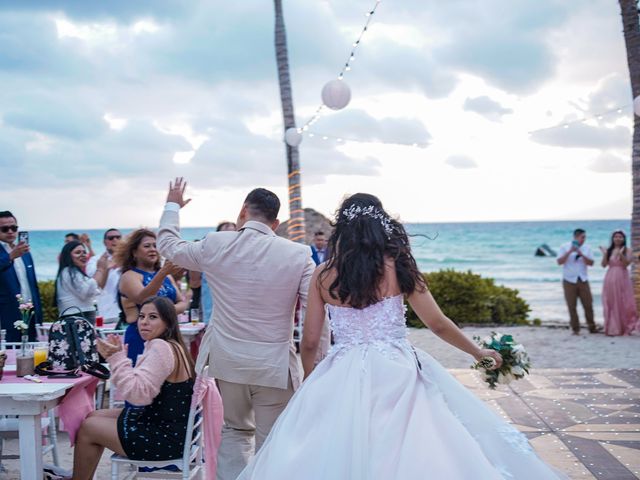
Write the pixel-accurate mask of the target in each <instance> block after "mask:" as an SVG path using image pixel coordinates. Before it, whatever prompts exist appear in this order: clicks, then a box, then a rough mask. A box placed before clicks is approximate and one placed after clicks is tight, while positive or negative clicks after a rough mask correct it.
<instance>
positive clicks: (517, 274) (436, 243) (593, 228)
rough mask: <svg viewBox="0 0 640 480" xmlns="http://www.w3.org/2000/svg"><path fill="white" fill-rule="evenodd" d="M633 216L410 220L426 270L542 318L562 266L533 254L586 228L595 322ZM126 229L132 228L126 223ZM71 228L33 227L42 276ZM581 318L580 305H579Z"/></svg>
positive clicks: (549, 315)
mask: <svg viewBox="0 0 640 480" xmlns="http://www.w3.org/2000/svg"><path fill="white" fill-rule="evenodd" d="M629 227H630V222H629V220H594V221H553V222H496V223H420V224H407V229H408V231H409V233H410V234H417V235H427V236H428V237H430V238H432V240H429V239H426V238H423V237H421V236H415V237H412V240H411V242H412V247H413V252H414V255H415V257H416V260H417V262H418V266H419V267H420V269H421V270H422V271H425V272H430V271H435V270H440V269H447V268H452V269H454V270H461V271H466V270H471V271H473V272H475V273H479V274H481V275H483V276H487V277H491V278H494V279H495V280H496V283H498V284H501V285H505V286H507V287H511V288H516V289H518V290H519V291H520V293H521V295H522V297H523V298H524V299H525V300H527V302H528V303H529V305H530V306H531V318H540V319H541V320H542V321H543V322H558V321H561V322H564V321H568V316H567V311H566V306H565V303H564V297H563V293H562V283H561V279H562V276H561V268H560V267H558V265H557V264H556V261H555V258H552V257H536V256H534V253H535V250H536V248H537V247H538V246H539V245H541V244H543V243H546V244H548V245H549V246H550V247H551V248H552V249H554V250H556V251H557V250H558V248H559V247H560V245H562V244H563V243H565V242H568V241H570V240H571V237H572V232H573V230H574V229H576V228H583V229H584V230H586V231H587V244H588V245H589V246H590V247H591V248H592V250H593V251H594V254H595V259H596V263H595V265H594V266H593V267H591V268H590V269H589V277H590V281H591V291H592V293H593V297H594V309H595V314H596V321H598V322H600V323H601V322H602V321H603V320H602V304H601V300H600V297H601V295H600V294H601V291H602V280H603V277H604V273H605V270H604V269H603V268H602V267H601V266H600V260H601V258H602V257H601V254H600V251H599V250H598V246H599V245H604V246H606V245H608V242H609V239H610V235H611V232H612V231H613V230H616V229H620V228H621V229H623V230H624V231H625V232H629ZM121 231H122V232H123V233H125V234H126V233H127V232H129V231H131V229H127V228H123V229H122V230H121ZM210 231H212V228H184V229H183V230H182V235H183V238H185V239H187V240H194V239H197V238H201V237H203V236H204V235H205V234H206V233H207V232H210ZM67 232H68V231H54V230H47V231H43V230H41V231H31V232H30V243H31V252H32V254H33V256H34V261H35V264H36V272H37V275H38V278H39V279H40V280H47V279H52V278H55V275H56V271H57V264H56V259H57V256H58V254H59V252H60V249H61V248H62V245H63V241H64V235H65V233H67ZM85 232H86V233H88V234H89V235H90V236H91V239H92V241H93V245H94V250H95V251H96V253H101V252H102V251H103V250H104V248H103V246H102V234H103V230H86V231H76V233H85ZM578 311H579V312H580V314H581V320H582V321H583V318H584V317H583V316H582V311H581V308H580V307H579V308H578Z"/></svg>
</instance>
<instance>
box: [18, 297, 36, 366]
mask: <svg viewBox="0 0 640 480" xmlns="http://www.w3.org/2000/svg"><path fill="white" fill-rule="evenodd" d="M16 300H17V301H18V310H19V311H20V316H21V317H22V318H20V319H19V320H16V321H15V322H14V323H13V326H14V327H15V328H16V329H17V330H20V334H21V336H22V345H21V347H20V355H22V356H25V355H26V353H27V342H29V326H30V325H31V319H32V318H33V315H34V311H33V302H32V301H31V300H27V299H25V298H24V297H23V296H22V295H16Z"/></svg>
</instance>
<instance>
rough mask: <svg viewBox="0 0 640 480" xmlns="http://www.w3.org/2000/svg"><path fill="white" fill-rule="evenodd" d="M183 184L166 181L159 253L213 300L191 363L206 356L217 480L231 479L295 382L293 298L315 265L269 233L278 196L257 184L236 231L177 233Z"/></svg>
mask: <svg viewBox="0 0 640 480" xmlns="http://www.w3.org/2000/svg"><path fill="white" fill-rule="evenodd" d="M185 187H186V183H185V182H184V181H183V180H182V179H181V178H178V179H176V181H175V184H170V187H169V194H168V196H167V204H166V205H165V209H164V213H163V214H162V218H161V219H160V230H159V232H158V250H159V251H160V253H161V254H162V255H164V256H165V257H166V258H167V259H168V260H170V261H171V262H173V263H175V264H177V265H180V266H181V267H184V268H188V269H189V270H195V271H201V272H203V273H204V275H205V277H206V279H207V282H208V283H209V286H210V288H211V293H212V295H213V298H214V304H215V308H214V313H213V319H212V321H211V323H210V324H209V327H208V328H207V331H206V333H205V336H204V338H203V340H202V344H201V346H200V354H199V356H198V362H197V367H198V368H201V367H202V366H203V365H205V364H206V363H207V361H209V373H210V374H211V375H212V376H214V377H216V378H217V379H218V386H219V388H220V394H221V395H222V402H223V406H224V423H225V424H224V427H223V431H222V444H221V446H220V450H219V452H218V480H232V479H235V478H236V477H237V476H238V475H239V474H240V472H241V471H242V469H243V468H244V467H245V465H246V464H247V462H248V461H249V459H250V458H251V456H252V455H253V454H254V452H255V451H257V450H258V449H259V448H260V446H261V445H262V443H263V442H264V440H265V439H266V437H267V435H268V434H269V431H270V430H271V427H272V426H273V423H274V422H275V421H276V419H277V418H278V415H280V413H281V412H282V411H283V410H284V408H285V407H286V405H287V402H288V401H289V399H290V398H291V396H292V395H293V392H294V391H295V390H296V389H297V388H298V386H299V385H300V378H301V375H300V370H299V365H298V360H297V358H296V354H295V348H294V344H293V326H294V325H293V315H294V310H295V306H296V301H297V299H298V297H299V298H300V301H301V302H302V304H303V305H304V306H306V302H307V291H308V289H309V281H310V279H311V275H312V273H313V270H314V268H315V265H314V263H313V261H312V260H311V257H310V255H309V247H307V246H306V245H301V244H297V243H293V242H291V241H289V240H286V239H284V238H281V237H278V236H276V234H275V233H274V230H275V229H276V228H277V227H278V224H279V222H278V220H277V216H278V211H279V209H280V201H279V200H278V197H277V196H276V195H275V194H274V193H272V192H270V191H268V190H265V189H263V188H257V189H255V190H253V191H252V192H251V193H249V195H248V196H247V198H246V200H245V201H244V204H243V205H242V209H241V210H240V214H239V215H238V220H237V228H238V230H237V231H235V232H215V233H210V234H208V235H207V236H206V237H205V238H204V240H202V241H200V242H187V241H185V240H182V239H181V238H180V227H179V214H178V212H179V210H180V208H182V207H183V206H185V205H186V204H187V203H189V201H190V200H185V199H184V190H185Z"/></svg>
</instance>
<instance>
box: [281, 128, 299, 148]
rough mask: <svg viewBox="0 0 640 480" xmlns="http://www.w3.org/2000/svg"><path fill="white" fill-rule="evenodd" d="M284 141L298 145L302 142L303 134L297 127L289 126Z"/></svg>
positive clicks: (291, 144) (293, 145) (294, 145)
mask: <svg viewBox="0 0 640 480" xmlns="http://www.w3.org/2000/svg"><path fill="white" fill-rule="evenodd" d="M284 141H285V142H287V145H290V146H292V147H297V146H298V145H300V142H302V134H301V133H300V132H298V129H297V128H293V127H292V128H287V131H286V132H284Z"/></svg>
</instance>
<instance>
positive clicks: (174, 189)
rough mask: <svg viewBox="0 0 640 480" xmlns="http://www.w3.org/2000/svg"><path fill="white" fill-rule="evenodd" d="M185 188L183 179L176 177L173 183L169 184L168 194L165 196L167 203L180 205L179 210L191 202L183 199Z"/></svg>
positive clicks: (185, 183) (185, 184)
mask: <svg viewBox="0 0 640 480" xmlns="http://www.w3.org/2000/svg"><path fill="white" fill-rule="evenodd" d="M186 188H187V182H185V180H184V178H182V177H177V178H176V180H175V182H169V193H168V194H167V203H169V202H173V203H177V204H178V205H180V208H182V207H184V206H185V205H186V204H187V203H189V202H190V201H191V199H190V198H188V199H186V200H185V199H184V191H185V189H186Z"/></svg>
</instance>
